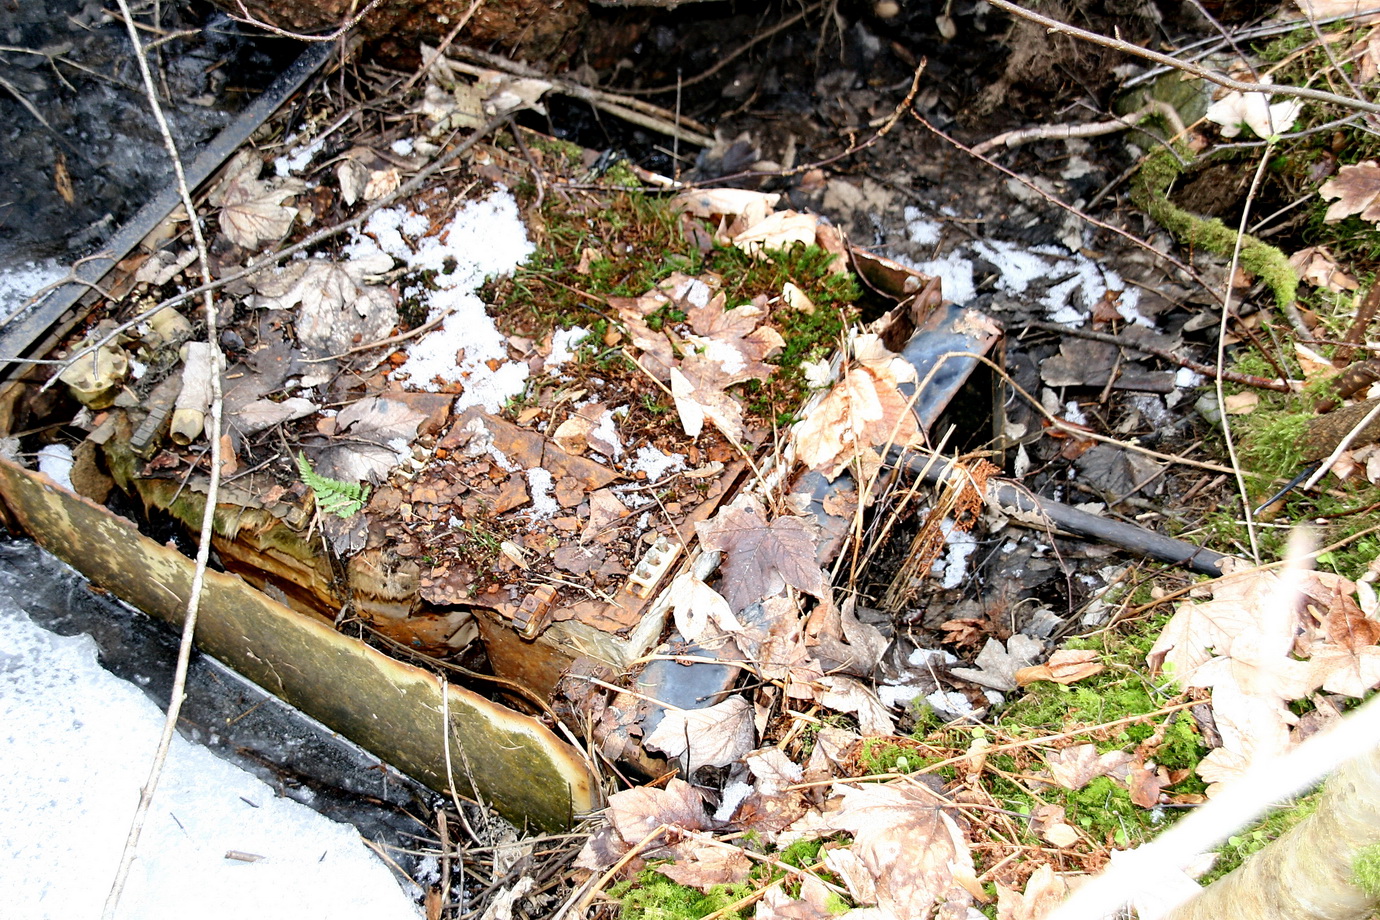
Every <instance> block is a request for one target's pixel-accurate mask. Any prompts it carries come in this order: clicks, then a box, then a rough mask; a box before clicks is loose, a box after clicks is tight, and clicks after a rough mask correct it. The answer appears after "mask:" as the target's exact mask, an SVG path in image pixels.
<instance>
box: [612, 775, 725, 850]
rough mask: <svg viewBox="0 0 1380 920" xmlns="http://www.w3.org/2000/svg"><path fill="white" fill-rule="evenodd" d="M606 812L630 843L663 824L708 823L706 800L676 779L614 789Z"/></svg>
mask: <svg viewBox="0 0 1380 920" xmlns="http://www.w3.org/2000/svg"><path fill="white" fill-rule="evenodd" d="M604 815H605V817H607V818H608V820H609V824H611V825H612V826H613V829H614V830H615V831H617V832H618V835H619V836H621V837H622V838H623V839H624V840H626V841H627V842H628V845H629V846H631V845H632V844H635V843H637V842H639V841H641V840H642V838H644V837H646V836H647V835H648V834H650V833H651V832H652V831H653V830H655V829H656V828H657V827H660V826H661V825H663V824H666V825H670V826H671V827H682V828H685V829H686V830H691V831H699V830H704V829H705V827H707V826H708V816H706V815H705V813H704V799H703V798H702V797H701V796H700V794H699V793H698V792H697V791H695V787H694V786H691V785H690V784H689V783H687V782H685V781H684V780H680V779H674V778H673V779H671V780H670V781H669V782H668V783H667V784H666V788H664V789H661V788H657V787H654V786H639V787H636V788H633V789H624V790H623V791H622V792H615V793H614V794H613V795H611V796H609V803H608V807H607V808H606V809H605V810H604Z"/></svg>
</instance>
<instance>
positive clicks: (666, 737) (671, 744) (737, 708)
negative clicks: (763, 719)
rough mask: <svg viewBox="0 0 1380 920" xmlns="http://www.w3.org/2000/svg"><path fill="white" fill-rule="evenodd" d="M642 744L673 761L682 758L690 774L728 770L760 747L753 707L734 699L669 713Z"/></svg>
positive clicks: (742, 700) (744, 701)
mask: <svg viewBox="0 0 1380 920" xmlns="http://www.w3.org/2000/svg"><path fill="white" fill-rule="evenodd" d="M643 743H644V744H646V746H647V747H649V748H652V749H654V750H658V751H662V752H663V753H665V754H666V755H667V756H668V757H671V758H672V759H677V758H681V757H683V758H684V763H685V765H686V770H687V771H688V772H689V773H691V774H693V773H694V772H695V771H696V770H698V769H699V768H700V767H705V766H712V767H726V766H728V765H729V764H731V763H733V762H734V761H736V760H738V759H739V758H741V757H742V756H743V755H745V754H747V753H748V752H749V751H751V750H752V749H753V748H754V747H756V745H757V731H756V728H755V727H754V725H753V719H752V704H751V703H749V702H748V701H747V700H745V699H743V698H742V697H741V696H731V697H729V698H728V699H726V700H724V701H723V702H721V703H715V704H714V705H713V706H709V707H707V708H705V709H681V710H668V711H667V712H666V714H665V715H664V716H662V718H661V722H660V724H658V725H657V727H656V730H655V731H653V732H652V733H651V734H650V735H648V736H647V738H646V740H645V741H644V742H643Z"/></svg>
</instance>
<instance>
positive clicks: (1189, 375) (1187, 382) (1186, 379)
mask: <svg viewBox="0 0 1380 920" xmlns="http://www.w3.org/2000/svg"><path fill="white" fill-rule="evenodd" d="M1202 384H1203V375H1202V374H1200V373H1198V372H1197V371H1194V370H1189V369H1188V368H1186V367H1181V368H1179V369H1178V370H1177V371H1175V372H1174V386H1176V387H1183V388H1185V389H1190V388H1192V387H1196V386H1202Z"/></svg>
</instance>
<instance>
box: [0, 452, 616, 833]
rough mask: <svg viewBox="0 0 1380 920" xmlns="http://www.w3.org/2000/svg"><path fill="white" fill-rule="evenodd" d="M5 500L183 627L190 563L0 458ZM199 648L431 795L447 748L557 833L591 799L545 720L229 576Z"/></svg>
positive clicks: (524, 816)
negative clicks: (429, 790)
mask: <svg viewBox="0 0 1380 920" xmlns="http://www.w3.org/2000/svg"><path fill="white" fill-rule="evenodd" d="M0 500H3V503H4V505H5V507H6V510H7V511H8V513H9V516H10V517H11V518H12V519H13V520H14V521H16V522H17V523H18V525H19V526H20V527H22V528H23V529H24V530H25V531H27V532H28V533H29V534H30V535H32V536H33V538H34V539H35V540H36V541H38V542H39V543H40V544H42V545H43V546H44V547H46V548H47V549H48V550H49V551H51V552H52V553H54V554H55V555H57V556H58V557H59V558H61V559H62V560H64V561H65V562H67V563H68V564H69V565H72V566H73V567H74V568H76V569H77V570H78V571H80V572H82V573H83V574H84V575H86V576H87V577H88V578H90V579H91V581H92V582H93V583H95V584H96V585H98V586H100V587H102V588H105V589H107V590H109V591H111V592H112V593H114V594H115V595H116V596H118V597H120V598H121V599H122V600H124V601H126V602H128V603H130V604H132V605H134V606H136V607H138V608H139V609H141V610H144V611H146V612H148V613H150V614H153V615H155V616H158V617H159V618H161V619H164V620H167V621H169V622H172V623H175V624H178V623H180V622H181V620H182V616H183V611H184V610H185V608H186V602H187V595H188V591H189V588H190V585H191V578H192V568H193V565H192V561H191V560H190V559H188V558H187V557H185V556H183V555H182V554H181V553H179V552H177V551H176V550H174V549H171V548H169V547H166V546H162V545H160V544H158V543H156V542H155V541H153V540H151V539H149V538H148V537H145V536H143V535H142V534H140V533H139V531H138V529H137V528H136V527H135V525H134V524H132V523H131V522H129V521H127V520H125V519H123V518H120V517H117V516H115V515H114V514H111V513H110V512H109V511H107V510H106V509H105V508H102V507H101V506H99V505H96V504H95V503H93V502H91V501H88V500H87V499H84V498H82V497H80V496H78V495H75V494H73V493H71V492H68V491H66V490H65V489H62V488H60V487H58V486H55V485H54V484H53V483H52V482H51V480H49V479H48V478H47V477H46V476H42V475H40V474H36V473H32V472H29V471H26V470H23V469H21V468H20V467H18V466H16V465H14V464H13V463H11V462H9V461H8V460H5V459H3V458H0ZM197 644H198V646H199V647H201V648H202V649H203V650H204V651H206V652H207V653H208V654H211V655H213V656H215V657H216V658H218V659H220V660H221V661H223V662H225V663H226V664H228V665H230V666H231V667H233V668H234V669H235V670H237V671H239V672H240V673H241V674H243V675H245V676H246V677H248V678H250V679H251V680H253V681H254V682H255V683H257V684H259V685H260V686H261V687H263V688H265V689H266V690H268V691H269V692H271V693H273V694H274V695H276V696H279V697H281V698H282V699H284V700H286V701H287V702H289V703H291V704H292V705H294V706H296V707H297V708H298V709H300V710H302V711H303V712H305V713H307V714H308V715H310V716H312V717H313V718H315V719H317V720H319V721H320V722H322V723H323V724H325V725H327V726H329V727H330V728H332V729H333V730H335V731H338V732H340V733H341V734H342V735H344V736H345V737H347V738H349V739H351V740H352V741H354V742H355V743H357V744H359V745H360V746H362V747H364V748H366V749H368V750H370V751H372V752H373V753H375V754H376V755H378V756H379V757H381V758H382V759H384V760H386V761H388V762H389V763H391V764H393V765H394V766H396V767H397V768H399V769H401V770H403V771H404V772H406V773H408V774H409V775H411V776H413V777H415V778H417V779H418V780H420V781H421V782H423V783H425V784H427V785H428V786H430V787H431V788H433V789H437V790H445V789H446V788H447V787H448V785H449V781H448V779H447V771H446V757H445V750H446V747H445V746H446V743H447V739H449V743H450V750H451V762H452V767H453V774H454V784H455V788H456V790H457V791H458V792H460V793H461V794H464V795H470V796H475V797H479V798H482V799H483V800H484V801H486V802H489V803H491V804H492V805H493V806H494V807H495V808H496V809H497V810H498V811H499V812H500V813H501V814H503V815H504V816H506V817H508V818H509V819H510V820H513V821H516V822H520V823H522V822H525V823H529V824H533V825H536V826H538V827H542V828H545V829H548V830H555V829H558V828H564V827H568V826H569V824H570V822H571V821H572V819H573V818H574V817H575V816H576V815H579V814H581V813H583V812H586V811H589V810H590V809H592V808H594V807H595V806H596V804H597V802H596V798H597V795H598V786H597V783H596V781H595V778H594V776H593V774H592V773H591V772H590V770H589V767H588V766H587V764H586V762H585V760H584V759H583V758H582V756H581V755H580V753H579V752H578V751H577V750H576V749H575V748H574V747H572V746H570V745H568V744H566V743H565V742H563V741H561V740H560V739H559V738H557V737H556V736H555V735H554V734H553V733H552V732H551V731H550V730H549V729H547V728H546V727H545V726H544V725H542V724H541V723H540V722H538V721H537V720H535V719H532V718H529V717H527V716H524V715H521V714H519V713H517V712H514V711H513V710H510V709H508V708H506V707H504V706H501V705H499V704H497V703H493V702H491V701H489V700H487V699H485V698H483V697H481V696H479V695H477V694H475V693H472V692H470V691H468V690H465V689H462V688H459V687H455V686H450V685H446V684H444V683H443V682H442V681H441V680H440V679H439V678H437V677H436V676H434V675H432V674H429V673H427V672H425V671H422V670H421V669H418V668H414V667H412V666H410V665H406V664H402V663H400V662H397V661H394V660H392V659H391V658H388V657H387V656H385V655H383V654H382V653H380V652H378V651H376V650H374V649H372V648H370V647H368V646H367V645H365V644H364V643H362V642H360V641H358V640H356V639H352V638H350V637H348V636H345V635H342V634H340V633H337V632H336V631H335V630H333V629H332V628H331V627H330V626H329V624H326V623H323V622H321V621H320V620H317V619H315V618H312V617H308V616H304V615H302V614H300V613H297V612H295V611H293V610H290V609H288V608H287V607H284V606H283V605H281V604H279V603H277V602H275V601H273V600H272V599H270V598H269V597H267V596H266V595H264V594H263V593H262V592H260V591H257V590H255V589H253V588H252V587H250V586H249V585H247V584H245V583H244V582H243V581H241V580H240V579H238V578H235V577H234V576H230V575H224V574H221V573H217V572H208V573H207V577H206V588H205V594H204V595H203V600H202V605H201V614H200V619H199V621H198V626H197ZM447 711H448V712H449V717H450V718H449V724H448V725H447V723H446V720H445V717H444V715H443V713H445V712H447ZM471 781H472V783H473V785H472V784H471Z"/></svg>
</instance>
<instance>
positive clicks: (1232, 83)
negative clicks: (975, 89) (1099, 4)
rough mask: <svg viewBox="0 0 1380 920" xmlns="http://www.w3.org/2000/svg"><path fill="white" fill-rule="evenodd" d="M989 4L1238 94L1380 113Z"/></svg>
mask: <svg viewBox="0 0 1380 920" xmlns="http://www.w3.org/2000/svg"><path fill="white" fill-rule="evenodd" d="M989 2H990V3H991V4H992V5H993V6H995V7H996V8H997V9H999V10H1006V11H1007V12H1008V13H1011V14H1012V15H1013V16H1019V17H1021V18H1022V19H1028V20H1030V21H1031V22H1033V23H1036V24H1038V25H1042V26H1044V27H1045V28H1046V29H1048V30H1049V31H1050V32H1051V33H1054V34H1056V35H1057V34H1060V33H1062V34H1064V35H1071V36H1073V37H1074V38H1081V39H1083V40H1084V41H1088V42H1092V43H1093V44H1095V45H1101V46H1103V47H1104V48H1111V49H1112V50H1114V51H1121V52H1123V53H1125V54H1130V55H1133V56H1135V57H1140V58H1144V59H1145V60H1147V61H1154V62H1155V63H1156V64H1163V65H1165V66H1166V67H1172V68H1174V69H1175V70H1181V71H1183V72H1184V73H1188V74H1192V75H1193V76H1195V77H1199V78H1201V79H1204V80H1207V81H1208V82H1209V83H1216V84H1217V85H1218V86H1224V87H1226V88H1227V89H1231V90H1235V91H1236V92H1238V93H1267V94H1269V95H1273V96H1296V97H1298V98H1300V99H1311V100H1313V101H1314V102H1327V103H1331V104H1332V105H1340V106H1342V107H1343V108H1348V109H1356V110H1359V111H1362V112H1371V113H1374V114H1380V104H1376V103H1374V102H1367V101H1366V100H1364V99H1353V98H1351V97H1349V96H1341V95H1338V94H1337V93H1329V92H1327V91H1326V90H1321V89H1311V88H1309V87H1306V86H1287V85H1283V84H1275V83H1248V82H1245V81H1243V80H1233V79H1232V78H1231V77H1228V76H1226V75H1225V74H1220V73H1218V72H1217V71H1215V70H1209V69H1208V68H1206V67H1203V66H1201V65H1198V64H1192V63H1189V62H1187V61H1180V60H1179V59H1178V58H1175V57H1172V56H1170V55H1168V54H1161V53H1160V52H1158V51H1151V50H1150V49H1149V48H1142V47H1141V46H1140V45H1133V44H1132V43H1130V42H1128V41H1122V40H1121V39H1119V38H1112V37H1111V36H1108V35H1103V34H1102V33H1100V32H1089V31H1088V30H1087V29H1080V28H1078V27H1077V26H1071V25H1069V24H1068V23H1066V22H1060V21H1059V20H1057V19H1051V18H1049V17H1048V16H1041V15H1040V14H1039V13H1036V12H1035V11H1033V10H1028V9H1026V8H1025V7H1023V6H1018V5H1017V4H1015V3H1012V2H1010V0H989Z"/></svg>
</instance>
